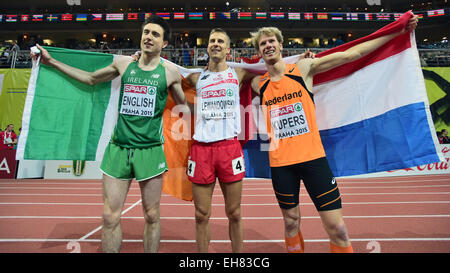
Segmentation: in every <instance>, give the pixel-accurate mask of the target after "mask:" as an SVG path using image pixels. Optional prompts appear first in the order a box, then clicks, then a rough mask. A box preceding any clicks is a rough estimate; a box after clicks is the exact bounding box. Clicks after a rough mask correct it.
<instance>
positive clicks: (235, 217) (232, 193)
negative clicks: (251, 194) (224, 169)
mask: <svg viewBox="0 0 450 273" xmlns="http://www.w3.org/2000/svg"><path fill="white" fill-rule="evenodd" d="M220 188H221V189H222V193H223V196H224V199H225V213H226V215H227V217H228V222H229V224H228V232H229V235H230V240H231V249H232V251H233V252H234V253H240V252H242V245H243V239H244V238H243V227H242V219H241V196H242V180H240V181H237V182H232V183H220Z"/></svg>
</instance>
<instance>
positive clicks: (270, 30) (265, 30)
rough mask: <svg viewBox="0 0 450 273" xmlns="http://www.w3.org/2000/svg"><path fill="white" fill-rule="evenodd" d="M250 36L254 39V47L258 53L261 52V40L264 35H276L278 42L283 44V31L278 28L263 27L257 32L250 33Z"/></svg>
mask: <svg viewBox="0 0 450 273" xmlns="http://www.w3.org/2000/svg"><path fill="white" fill-rule="evenodd" d="M250 35H251V37H252V45H253V46H254V47H255V48H256V50H257V51H258V50H259V38H261V36H262V35H265V36H272V35H275V37H276V38H277V40H278V42H279V43H280V44H282V43H283V35H282V34H281V30H279V29H278V28H276V27H262V28H259V29H258V30H257V31H255V32H250Z"/></svg>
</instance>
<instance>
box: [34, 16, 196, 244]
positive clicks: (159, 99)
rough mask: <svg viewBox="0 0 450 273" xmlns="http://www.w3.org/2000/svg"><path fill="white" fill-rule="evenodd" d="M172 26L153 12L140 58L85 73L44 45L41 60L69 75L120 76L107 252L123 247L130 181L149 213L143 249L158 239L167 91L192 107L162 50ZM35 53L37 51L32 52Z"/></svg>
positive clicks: (106, 189) (106, 166)
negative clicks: (136, 184)
mask: <svg viewBox="0 0 450 273" xmlns="http://www.w3.org/2000/svg"><path fill="white" fill-rule="evenodd" d="M169 36H170V29H169V25H168V24H167V22H166V21H164V19H162V18H160V17H158V16H151V17H149V18H148V19H147V20H146V21H145V22H144V24H143V26H142V37H141V50H142V57H141V58H140V59H139V61H138V62H134V61H133V59H132V58H131V57H126V56H121V57H118V58H116V59H115V60H114V61H113V63H112V64H111V65H109V66H107V67H105V68H102V69H99V70H97V71H94V72H92V73H91V72H86V71H82V70H79V69H77V68H74V67H71V66H68V65H66V64H64V63H61V62H59V61H57V60H55V59H53V58H52V57H51V56H50V54H49V53H48V52H47V51H46V50H45V49H44V48H42V47H40V46H38V48H39V49H40V50H41V62H42V63H43V64H46V65H51V66H53V67H55V68H56V69H58V70H60V71H61V72H64V73H66V74H67V75H69V76H70V77H72V78H74V79H76V80H79V81H80V82H83V83H85V84H89V85H93V84H97V83H100V82H106V81H111V80H112V79H114V78H115V77H117V76H119V75H120V76H121V81H122V83H121V91H120V99H119V105H118V107H119V116H118V120H117V125H116V127H115V129H114V133H113V136H112V137H111V142H110V143H109V145H108V146H107V148H106V150H105V154H104V156H103V160H102V164H101V167H100V168H101V170H102V172H103V173H104V175H103V200H104V206H103V229H102V249H103V251H104V252H119V251H120V246H121V244H122V228H121V225H120V215H121V213H122V209H123V206H124V203H125V199H126V196H127V193H128V189H129V187H130V184H131V180H132V179H133V178H135V179H136V180H137V181H139V186H140V188H141V195H142V206H143V211H144V218H145V221H146V223H145V230H144V250H145V252H157V251H158V249H159V241H160V232H161V226H160V217H159V214H160V213H159V202H160V198H161V187H162V173H164V172H165V171H167V163H166V159H165V156H164V151H163V143H164V139H163V135H162V115H163V110H164V107H165V105H166V101H167V95H168V91H170V92H171V95H172V96H173V98H174V100H175V102H176V103H178V104H182V105H184V106H185V107H184V111H189V108H188V106H187V102H186V97H185V96H184V93H183V89H182V88H181V75H180V74H179V72H178V70H177V69H176V67H174V66H173V65H170V64H166V63H163V62H162V61H161V58H160V54H161V50H162V49H163V48H164V47H166V46H167V44H168V40H169ZM31 55H32V57H33V58H36V55H34V54H33V53H32V54H31Z"/></svg>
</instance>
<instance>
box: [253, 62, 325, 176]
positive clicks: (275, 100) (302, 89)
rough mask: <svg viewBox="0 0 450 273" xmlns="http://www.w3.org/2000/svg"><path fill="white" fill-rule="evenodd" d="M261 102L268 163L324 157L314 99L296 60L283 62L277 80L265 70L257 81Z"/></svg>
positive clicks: (289, 163) (276, 164) (295, 162)
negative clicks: (280, 76) (280, 73)
mask: <svg viewBox="0 0 450 273" xmlns="http://www.w3.org/2000/svg"><path fill="white" fill-rule="evenodd" d="M259 89H260V97H261V105H262V107H263V113H264V116H265V118H266V124H267V133H268V134H269V138H270V150H269V159H270V166H271V167H280V166H287V165H292V164H297V163H302V162H306V161H311V160H314V159H317V158H321V157H325V151H324V149H323V145H322V140H321V139H320V134H319V129H318V127H317V122H316V113H315V106H314V102H313V100H312V99H311V96H310V94H309V91H308V89H307V88H306V85H305V83H304V81H303V78H302V76H301V73H300V69H299V68H298V67H297V65H296V64H286V70H285V72H284V76H283V77H282V78H281V80H279V81H277V82H274V81H271V80H270V77H269V73H268V72H267V73H266V74H264V75H263V76H261V78H260V82H259Z"/></svg>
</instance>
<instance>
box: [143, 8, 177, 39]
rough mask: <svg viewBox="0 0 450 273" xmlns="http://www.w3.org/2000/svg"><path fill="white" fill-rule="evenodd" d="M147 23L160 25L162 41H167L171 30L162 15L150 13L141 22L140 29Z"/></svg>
mask: <svg viewBox="0 0 450 273" xmlns="http://www.w3.org/2000/svg"><path fill="white" fill-rule="evenodd" d="M147 24H157V25H159V26H160V27H162V29H163V30H164V36H163V40H164V41H169V39H170V36H171V32H170V26H169V23H167V22H166V20H164V19H163V18H162V17H159V16H157V15H154V14H152V15H150V17H148V18H147V19H145V21H144V23H143V24H142V28H141V31H143V30H144V27H145V26H146V25H147Z"/></svg>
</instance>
